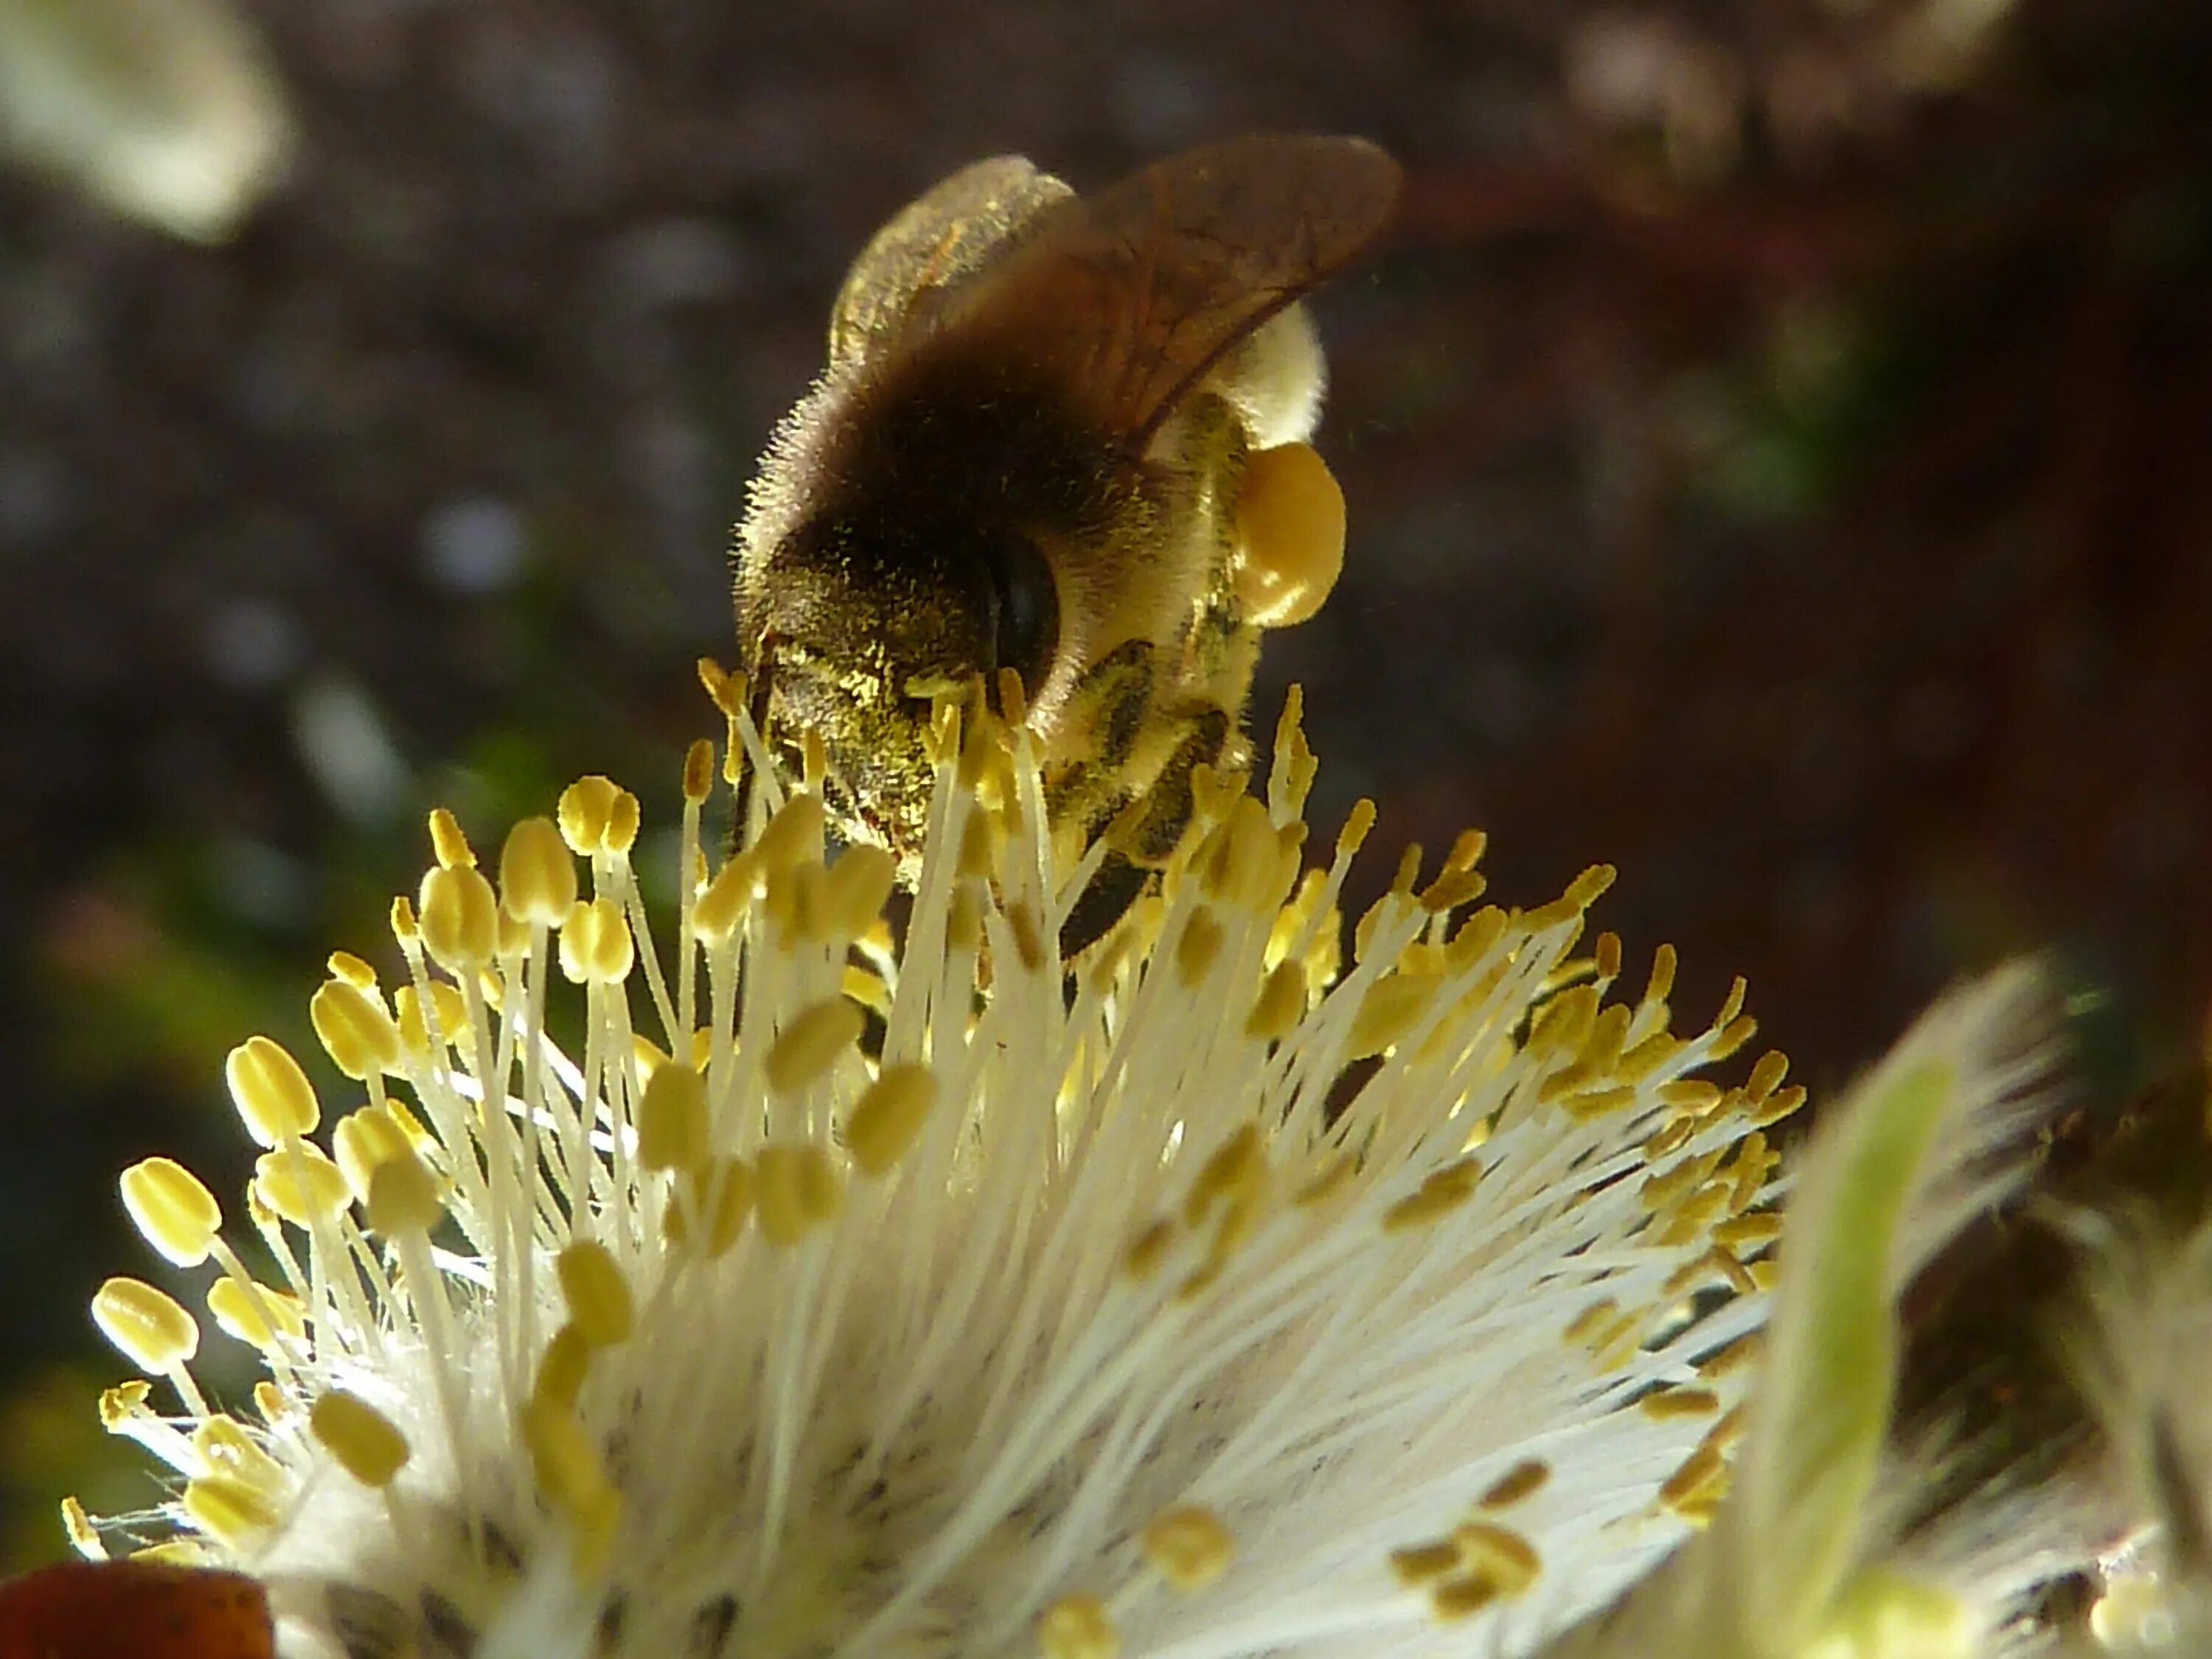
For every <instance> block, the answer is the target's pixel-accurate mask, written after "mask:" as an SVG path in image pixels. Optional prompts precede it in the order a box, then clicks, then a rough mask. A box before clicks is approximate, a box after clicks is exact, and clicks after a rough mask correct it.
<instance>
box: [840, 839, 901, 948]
mask: <svg viewBox="0 0 2212 1659" xmlns="http://www.w3.org/2000/svg"><path fill="white" fill-rule="evenodd" d="M897 879H898V864H897V861H896V860H894V859H893V858H892V857H891V855H890V854H889V853H887V852H885V851H884V849H883V848H880V847H871V846H869V845H868V844H867V843H866V842H854V844H853V845H852V846H850V847H848V848H846V849H845V850H844V851H843V852H842V853H841V854H838V855H837V861H836V863H835V864H833V865H831V866H829V892H828V896H827V902H826V905H825V908H826V910H827V912H828V916H827V920H828V922H829V932H830V933H831V936H832V937H834V938H837V939H858V938H859V937H860V935H861V934H862V933H866V931H867V930H868V928H869V927H870V926H871V925H872V923H873V922H874V921H875V920H876V919H877V917H878V916H880V915H882V914H883V908H884V902H886V901H887V900H889V899H890V896H891V888H892V886H893V884H895V883H896V881H897Z"/></svg>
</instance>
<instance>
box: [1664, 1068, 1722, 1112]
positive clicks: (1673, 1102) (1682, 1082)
mask: <svg viewBox="0 0 2212 1659" xmlns="http://www.w3.org/2000/svg"><path fill="white" fill-rule="evenodd" d="M1659 1099H1660V1102H1661V1103H1662V1104H1663V1105H1665V1106H1668V1107H1669V1108H1671V1109H1673V1110H1674V1111H1677V1112H1680V1113H1681V1114H1682V1115H1684V1116H1685V1117H1692V1118H1696V1117H1703V1116H1705V1115H1706V1114H1707V1113H1709V1112H1711V1110H1712V1109H1713V1108H1714V1107H1716V1106H1717V1105H1719V1104H1720V1103H1721V1099H1722V1091H1721V1085H1719V1084H1717V1083H1711V1082H1708V1081H1707V1080H1706V1079H1704V1078H1699V1077H1691V1078H1682V1079H1678V1080H1676V1081H1675V1082H1673V1083H1662V1084H1661V1085H1659Z"/></svg>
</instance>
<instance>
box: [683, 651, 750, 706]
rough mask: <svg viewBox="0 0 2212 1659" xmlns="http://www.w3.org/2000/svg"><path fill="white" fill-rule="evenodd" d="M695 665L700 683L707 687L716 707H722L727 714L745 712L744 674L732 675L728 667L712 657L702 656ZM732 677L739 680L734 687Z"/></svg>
mask: <svg viewBox="0 0 2212 1659" xmlns="http://www.w3.org/2000/svg"><path fill="white" fill-rule="evenodd" d="M693 666H694V667H695V668H696V670H697V671H698V674H699V684H701V685H702V686H704V687H705V688H706V690H707V695H708V696H709V697H711V698H713V699H714V707H715V708H719V709H720V710H721V711H722V712H723V713H724V714H743V713H744V708H745V694H744V675H742V674H738V675H732V673H731V672H730V671H729V670H728V669H726V668H725V667H723V666H722V665H721V664H720V663H718V662H716V661H715V660H714V659H713V658H712V657H702V658H700V659H698V661H697V662H696V663H695V664H694V665H693ZM732 679H734V680H735V681H736V682H737V684H736V686H735V687H734V688H733V687H732V684H731V682H732Z"/></svg>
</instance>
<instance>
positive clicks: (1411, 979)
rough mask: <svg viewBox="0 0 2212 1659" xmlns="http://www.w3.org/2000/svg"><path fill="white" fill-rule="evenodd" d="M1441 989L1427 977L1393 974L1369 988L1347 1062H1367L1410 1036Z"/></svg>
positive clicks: (1348, 1047)
mask: <svg viewBox="0 0 2212 1659" xmlns="http://www.w3.org/2000/svg"><path fill="white" fill-rule="evenodd" d="M1436 993H1437V980H1436V979H1435V978H1434V977H1433V976H1432V975H1426V974H1419V975H1416V974H1389V975H1384V976H1383V978H1381V979H1378V980H1376V981H1375V983H1374V984H1372V985H1370V986H1369V987H1367V994H1366V995H1365V996H1364V997H1362V998H1361V999H1360V1000H1359V1012H1358V1013H1356V1014H1354V1015H1353V1016H1352V1032H1351V1036H1350V1038H1349V1040H1348V1042H1347V1043H1346V1050H1345V1054H1346V1058H1347V1059H1350V1060H1364V1059H1366V1058H1367V1057H1368V1056H1369V1055H1370V1054H1381V1053H1382V1052H1383V1050H1384V1049H1385V1048H1390V1047H1392V1046H1393V1045H1394V1044H1395V1043H1397V1042H1401V1041H1402V1040H1403V1039H1404V1038H1405V1037H1407V1036H1409V1035H1410V1034H1411V1033H1412V1031H1413V1027H1414V1026H1415V1025H1416V1024H1419V1022H1420V1019H1421V1017H1422V1016H1423V1015H1424V1014H1425V1013H1427V1012H1429V1010H1430V1008H1431V1006H1432V1005H1433V1003H1434V1002H1435V1000H1436Z"/></svg>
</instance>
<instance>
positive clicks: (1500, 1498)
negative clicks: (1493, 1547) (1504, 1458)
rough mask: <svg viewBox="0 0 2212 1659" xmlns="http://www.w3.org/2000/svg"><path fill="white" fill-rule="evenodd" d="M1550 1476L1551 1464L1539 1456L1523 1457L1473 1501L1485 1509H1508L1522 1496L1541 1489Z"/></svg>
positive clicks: (1532, 1495)
mask: <svg viewBox="0 0 2212 1659" xmlns="http://www.w3.org/2000/svg"><path fill="white" fill-rule="evenodd" d="M1551 1478H1552V1466H1551V1465H1550V1464H1549V1463H1547V1462H1545V1461H1544V1460H1543V1459H1542V1458H1541V1457H1525V1458H1523V1459H1522V1460H1521V1462H1518V1463H1516V1464H1515V1465H1514V1466H1513V1467H1512V1468H1510V1469H1508V1470H1506V1471H1505V1473H1504V1474H1501V1475H1499V1476H1498V1479H1497V1480H1493V1481H1492V1482H1491V1483H1490V1485H1489V1486H1488V1487H1486V1489H1485V1490H1484V1492H1483V1494H1482V1496H1481V1497H1480V1498H1476V1499H1475V1500H1474V1501H1475V1503H1476V1504H1477V1505H1478V1506H1480V1508H1483V1509H1486V1510H1508V1509H1511V1508H1512V1507H1513V1505H1515V1504H1517V1503H1519V1502H1520V1501H1521V1500H1522V1498H1532V1497H1534V1495H1535V1494H1536V1493H1537V1492H1541V1491H1542V1490H1543V1487H1544V1484H1545V1482H1547V1481H1548V1480H1550V1479H1551Z"/></svg>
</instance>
